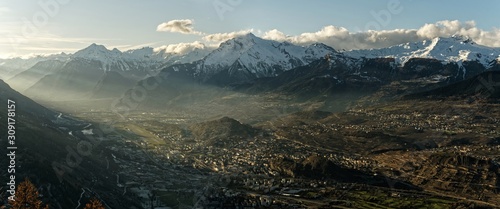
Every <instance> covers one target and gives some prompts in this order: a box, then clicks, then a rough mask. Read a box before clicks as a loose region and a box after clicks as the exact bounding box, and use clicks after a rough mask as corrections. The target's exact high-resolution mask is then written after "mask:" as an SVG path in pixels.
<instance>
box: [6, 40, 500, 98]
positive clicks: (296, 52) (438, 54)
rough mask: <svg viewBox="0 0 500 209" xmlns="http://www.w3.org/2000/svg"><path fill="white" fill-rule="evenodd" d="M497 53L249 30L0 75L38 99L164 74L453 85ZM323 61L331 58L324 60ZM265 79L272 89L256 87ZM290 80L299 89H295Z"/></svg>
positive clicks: (57, 60) (80, 94)
mask: <svg viewBox="0 0 500 209" xmlns="http://www.w3.org/2000/svg"><path fill="white" fill-rule="evenodd" d="M499 55H500V49H498V48H491V47H486V46H481V45H478V44H476V43H475V42H474V41H472V40H470V39H469V38H467V37H463V36H452V37H448V38H434V39H432V40H425V41H422V42H415V43H406V44H400V45H396V46H392V47H388V48H382V49H366V50H351V51H343V52H339V51H336V50H335V49H333V48H331V47H329V46H327V45H325V44H322V43H316V44H312V45H309V46H297V45H294V44H292V43H289V42H277V41H272V40H265V39H262V38H259V37H257V36H255V35H253V34H252V33H249V34H246V35H242V36H239V37H236V38H233V39H230V40H228V41H225V42H223V43H221V44H220V46H219V47H218V48H217V49H215V50H212V51H210V50H209V49H207V48H197V49H194V50H191V51H189V52H187V53H185V54H175V53H169V52H167V51H166V50H165V49H164V50H155V49H153V48H150V47H145V48H141V49H135V50H129V51H125V52H121V51H120V50H118V49H112V50H109V49H107V48H106V47H104V46H102V45H97V44H92V45H90V46H89V47H87V48H85V49H82V50H80V51H77V52H75V53H74V54H59V55H52V56H47V57H35V58H31V59H26V60H22V59H10V60H0V67H2V68H4V69H9V70H5V71H3V73H2V75H1V76H2V77H4V78H8V79H7V82H8V83H9V84H10V85H12V86H13V87H14V88H15V89H17V90H19V91H21V92H23V93H25V94H27V95H29V96H36V97H38V98H51V99H61V100H65V99H75V98H96V97H98V98H103V97H120V95H122V94H123V93H124V92H126V90H128V89H130V88H133V87H134V84H136V83H138V84H140V83H141V80H144V79H146V78H148V77H154V76H162V77H163V76H165V74H168V75H169V77H170V79H171V80H172V79H176V78H177V79H179V78H182V80H183V81H182V82H186V80H188V82H194V83H198V84H209V85H212V86H216V87H236V88H239V89H241V88H246V87H245V86H247V87H248V86H250V89H254V90H255V89H257V88H260V89H262V88H268V87H269V88H273V87H274V88H278V86H277V85H280V84H279V83H280V81H279V80H281V82H286V83H287V84H286V85H287V86H289V87H284V86H281V87H279V88H280V89H286V88H288V89H290V90H292V89H296V88H301V89H307V88H309V87H311V85H310V84H314V85H316V86H317V85H335V86H338V85H341V86H344V87H346V88H349V86H350V85H351V84H352V83H353V82H354V83H359V82H361V83H366V82H368V83H373V84H375V85H376V86H380V85H381V84H386V82H389V81H394V80H398V79H399V80H401V79H409V78H422V77H429V76H432V78H430V79H438V80H440V81H446V82H448V83H449V82H453V81H458V80H463V79H466V78H470V77H472V76H474V75H477V74H479V73H481V72H483V71H486V70H495V69H498V68H499V67H498V66H499V62H500V58H499ZM318 60H327V61H328V62H329V64H328V65H318V64H317V62H318ZM291 76H292V77H293V78H292V77H291ZM298 77H301V79H302V80H301V81H299V80H300V79H299V80H297V79H298ZM304 79H305V80H304ZM307 79H308V80H307ZM312 80H314V81H321V82H311V81H312ZM291 81H293V82H291ZM266 82H267V83H269V85H268V87H265V86H264V87H262V86H259V87H255V84H262V83H266ZM276 82H277V83H276ZM325 82H326V83H329V84H325ZM270 83H273V84H270ZM292 83H294V84H293V85H295V87H290V85H292ZM307 83H309V84H307ZM318 83H323V84H318ZM377 83H378V84H377ZM304 85H305V86H308V87H305V86H304ZM301 86H302V87H301ZM303 87H304V88H303ZM350 87H353V86H350ZM365 87H367V88H371V87H370V86H365ZM321 88H324V87H321ZM320 91H321V90H320Z"/></svg>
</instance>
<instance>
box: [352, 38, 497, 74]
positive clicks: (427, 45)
mask: <svg viewBox="0 0 500 209" xmlns="http://www.w3.org/2000/svg"><path fill="white" fill-rule="evenodd" d="M344 54H345V55H347V56H351V57H354V58H362V57H364V58H376V57H392V58H395V60H396V62H397V63H398V64H399V65H404V64H405V63H406V62H407V61H408V60H410V59H411V58H430V59H437V60H441V61H443V62H445V63H448V62H463V61H473V60H474V61H478V62H480V63H481V64H482V65H484V66H485V67H488V66H489V65H490V63H491V61H492V60H495V59H496V58H497V57H498V56H499V55H500V49H498V48H491V47H487V46H481V45H478V44H476V43H475V42H474V41H473V40H472V39H470V38H469V37H467V36H459V35H454V36H452V37H447V38H445V37H437V38H434V39H432V40H423V41H420V42H413V43H405V44H399V45H396V46H391V47H388V48H381V49H365V50H352V51H346V52H344Z"/></svg>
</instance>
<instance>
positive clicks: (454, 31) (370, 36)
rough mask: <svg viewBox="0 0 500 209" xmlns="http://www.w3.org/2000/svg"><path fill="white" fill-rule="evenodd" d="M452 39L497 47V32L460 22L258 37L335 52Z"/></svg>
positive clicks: (326, 29) (273, 32)
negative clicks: (317, 45)
mask: <svg viewBox="0 0 500 209" xmlns="http://www.w3.org/2000/svg"><path fill="white" fill-rule="evenodd" d="M452 35H464V36H469V37H470V38H472V40H474V41H475V42H476V43H478V44H481V45H486V46H491V47H500V30H499V29H492V30H490V31H485V30H481V29H479V28H477V27H476V23H475V22H474V21H467V22H460V21H457V20H452V21H451V20H444V21H439V22H436V23H432V24H425V25H424V26H422V27H420V28H419V29H395V30H381V31H373V30H370V31H365V32H358V33H353V32H350V31H348V30H347V29H346V28H343V27H336V26H331V25H330V26H326V27H323V28H322V29H321V30H319V31H317V32H312V33H302V34H300V35H296V36H288V35H286V34H284V33H283V32H281V31H279V30H276V29H274V30H270V31H267V32H265V33H264V35H263V36H262V37H263V38H265V39H270V40H276V41H289V42H292V43H295V44H300V45H307V44H312V43H315V42H321V43H325V44H327V45H330V46H332V47H334V48H336V49H346V50H349V49H367V48H381V47H389V46H393V45H397V44H402V43H407V42H415V41H421V40H425V39H432V38H435V37H450V36H452Z"/></svg>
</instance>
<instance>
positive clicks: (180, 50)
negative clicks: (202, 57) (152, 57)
mask: <svg viewBox="0 0 500 209" xmlns="http://www.w3.org/2000/svg"><path fill="white" fill-rule="evenodd" d="M205 48H207V47H206V46H205V44H203V43H201V42H199V41H195V42H192V43H178V44H170V45H165V46H160V47H157V48H155V51H165V52H167V53H175V54H186V53H188V52H191V51H193V50H195V49H205Z"/></svg>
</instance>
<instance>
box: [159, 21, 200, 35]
mask: <svg viewBox="0 0 500 209" xmlns="http://www.w3.org/2000/svg"><path fill="white" fill-rule="evenodd" d="M193 24H194V21H193V20H189V19H184V20H171V21H168V22H164V23H161V24H160V25H158V27H156V31H160V32H172V33H182V34H196V35H203V33H202V32H199V31H196V30H194V28H193Z"/></svg>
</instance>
